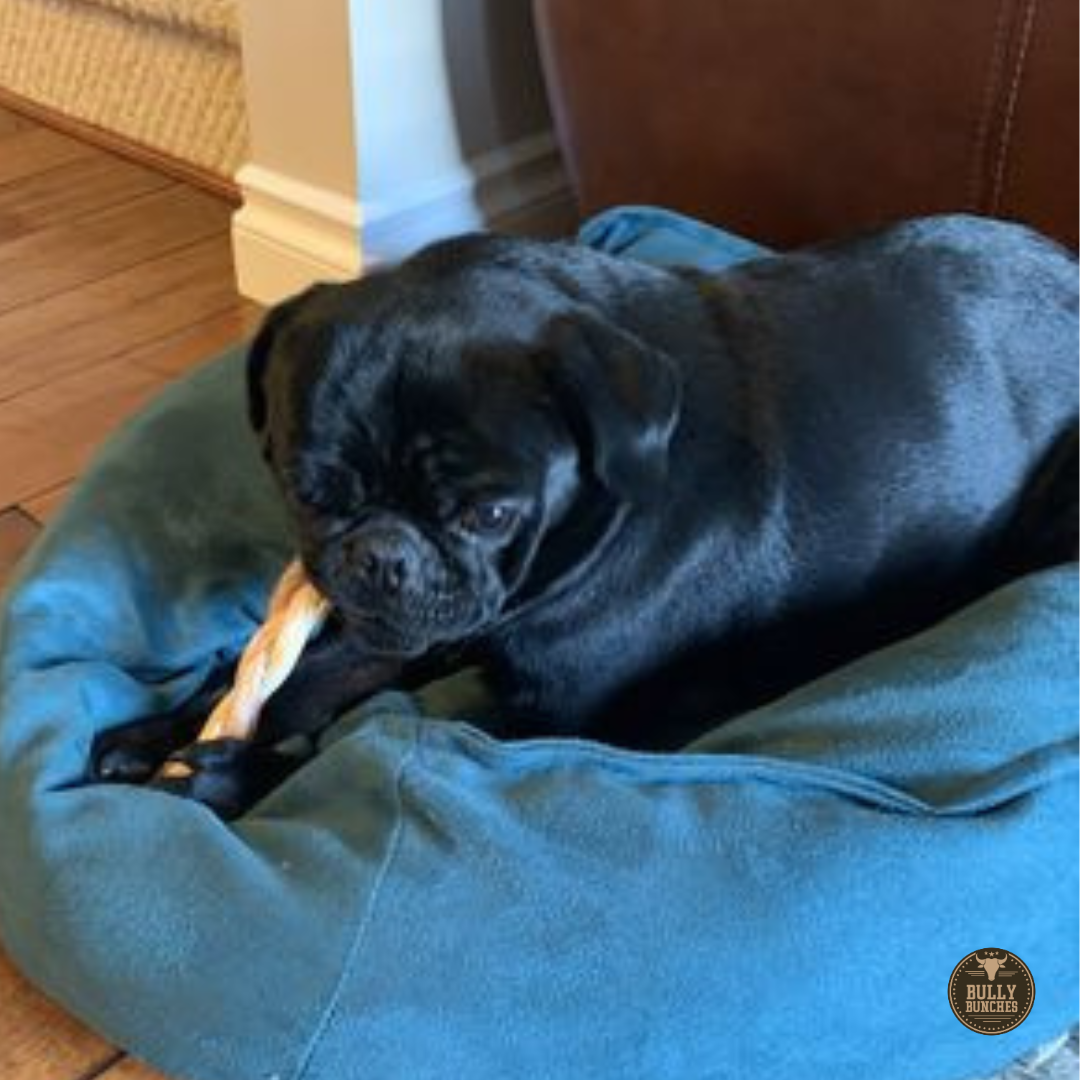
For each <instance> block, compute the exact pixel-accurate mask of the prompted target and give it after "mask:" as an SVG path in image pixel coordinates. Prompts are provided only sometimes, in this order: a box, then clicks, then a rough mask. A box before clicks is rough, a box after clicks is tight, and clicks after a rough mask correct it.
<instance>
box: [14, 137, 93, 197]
mask: <svg viewBox="0 0 1080 1080" xmlns="http://www.w3.org/2000/svg"><path fill="white" fill-rule="evenodd" d="M95 153H97V151H95V150H94V149H93V148H92V147H90V146H87V145H86V143H81V142H79V141H78V140H76V139H70V138H68V136H67V135H61V134H60V133H59V132H56V131H47V130H46V129H45V128H38V127H34V128H27V129H25V130H18V131H14V132H11V133H9V134H8V135H6V136H5V137H4V144H3V147H2V149H0V184H7V183H10V182H11V181H12V180H21V179H22V178H23V177H26V176H35V175H36V174H38V173H42V172H47V171H48V170H49V169H54V168H56V166H57V165H64V164H66V163H67V162H69V161H77V160H78V159H79V158H84V157H90V156H92V155H94V154H95Z"/></svg>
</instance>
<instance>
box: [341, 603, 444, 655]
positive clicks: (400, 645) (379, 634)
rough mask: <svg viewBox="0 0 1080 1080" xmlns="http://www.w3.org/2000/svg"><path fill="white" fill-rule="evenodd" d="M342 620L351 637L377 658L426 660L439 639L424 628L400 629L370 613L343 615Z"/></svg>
mask: <svg viewBox="0 0 1080 1080" xmlns="http://www.w3.org/2000/svg"><path fill="white" fill-rule="evenodd" d="M342 619H343V621H344V623H345V626H346V628H347V630H348V633H349V636H350V637H351V638H352V639H353V640H354V641H355V642H356V643H357V644H358V645H359V646H362V647H363V649H364V651H365V652H367V653H370V654H372V655H375V656H387V657H395V658H398V659H402V660H413V659H416V658H417V657H419V656H423V655H424V653H426V652H428V651H429V650H430V649H431V648H432V647H433V646H434V645H435V644H436V642H437V638H436V637H435V636H434V635H432V634H430V633H428V632H425V630H424V629H423V628H419V627H416V626H412V625H399V624H397V623H395V622H391V621H389V620H386V619H383V618H381V617H379V616H378V615H372V614H370V613H369V612H359V611H343V612H342Z"/></svg>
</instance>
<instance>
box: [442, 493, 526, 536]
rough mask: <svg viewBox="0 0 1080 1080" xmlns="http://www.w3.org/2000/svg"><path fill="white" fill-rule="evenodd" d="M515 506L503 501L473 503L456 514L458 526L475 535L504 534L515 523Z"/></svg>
mask: <svg viewBox="0 0 1080 1080" xmlns="http://www.w3.org/2000/svg"><path fill="white" fill-rule="evenodd" d="M517 520H518V511H517V508H516V507H514V506H512V505H511V504H510V503H505V502H483V503H474V504H473V505H472V506H468V507H466V508H465V509H464V510H463V511H462V512H461V514H459V515H458V522H457V523H458V526H459V527H460V528H461V529H463V530H464V531H465V532H469V533H473V534H474V535H476V536H485V537H489V538H496V537H500V536H506V534H507V533H509V532H510V530H511V529H512V528H513V527H514V525H516V524H517Z"/></svg>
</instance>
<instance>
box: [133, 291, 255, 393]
mask: <svg viewBox="0 0 1080 1080" xmlns="http://www.w3.org/2000/svg"><path fill="white" fill-rule="evenodd" d="M264 312H265V309H264V308H262V307H260V306H259V305H258V304H253V303H249V302H247V301H240V302H238V303H237V304H236V305H235V306H234V307H232V308H229V310H227V311H223V312H221V313H220V314H218V315H213V316H211V317H210V318H209V319H203V320H202V321H201V322H197V323H194V324H192V325H191V326H185V327H184V328H183V329H182V330H178V331H177V332H176V333H174V334H170V335H169V336H168V337H165V338H161V339H160V340H159V341H153V342H151V343H150V344H149V345H143V346H140V347H139V348H137V349H133V350H131V351H130V352H129V353H125V354H123V355H124V358H125V359H127V360H129V361H130V362H132V363H135V364H138V366H139V367H144V368H148V369H149V370H151V371H156V372H159V373H160V374H162V375H170V376H179V375H183V374H185V373H186V372H189V371H191V370H193V369H194V368H196V367H198V366H199V365H200V364H202V363H203V362H205V361H206V360H210V359H212V358H213V357H214V356H217V355H218V354H219V353H221V352H223V351H224V350H225V349H227V348H229V347H230V346H231V345H236V344H239V343H240V342H244V341H247V340H248V339H250V338H251V336H252V335H253V334H254V333H255V331H256V330H257V329H258V326H259V323H260V322H261V321H262V318H263V314H264Z"/></svg>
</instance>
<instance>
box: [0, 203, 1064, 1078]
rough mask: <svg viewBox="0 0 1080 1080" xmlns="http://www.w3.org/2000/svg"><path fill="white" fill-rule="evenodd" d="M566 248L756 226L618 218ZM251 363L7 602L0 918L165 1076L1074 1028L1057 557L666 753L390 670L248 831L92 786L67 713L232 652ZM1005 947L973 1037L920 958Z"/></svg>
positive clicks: (871, 1064)
mask: <svg viewBox="0 0 1080 1080" xmlns="http://www.w3.org/2000/svg"><path fill="white" fill-rule="evenodd" d="M585 238H586V239H587V240H588V241H589V242H591V243H594V244H596V245H598V246H606V247H608V248H610V249H612V250H617V251H618V252H619V253H620V254H623V255H625V256H627V257H647V258H650V259H653V260H655V261H663V260H664V259H665V257H666V256H665V253H667V257H670V256H671V253H672V252H675V253H676V257H677V258H678V259H679V260H680V261H689V260H693V261H697V262H699V263H705V264H708V265H712V266H719V265H722V264H723V263H724V262H725V260H726V261H731V260H732V259H737V258H742V257H747V256H751V255H754V254H760V253H761V251H760V249H756V248H754V247H753V246H752V245H747V244H746V243H745V242H740V241H735V240H733V239H731V238H728V237H726V236H725V235H724V234H721V233H718V232H715V231H714V230H707V229H705V228H704V227H702V226H699V225H696V224H692V223H685V222H684V221H682V220H681V219H677V218H673V217H671V216H669V215H664V214H660V213H658V212H655V211H648V210H631V211H627V212H624V213H623V214H622V215H621V216H612V215H606V216H605V217H604V218H603V219H600V220H599V221H597V222H594V223H591V225H590V227H589V230H588V231H587V232H586V234H585ZM242 367H243V350H242V349H238V350H236V351H234V352H232V353H230V354H228V355H226V356H224V357H222V358H220V359H219V360H217V361H215V362H213V363H210V364H208V365H207V366H206V367H205V368H204V369H202V370H201V371H200V372H199V373H198V374H196V375H195V376H194V377H191V378H189V379H187V380H186V381H184V382H182V383H180V384H178V385H177V386H176V387H174V388H173V389H171V390H170V391H169V392H168V393H166V394H165V395H164V396H163V397H162V398H161V399H160V400H159V401H157V402H156V403H155V404H153V405H152V406H151V407H150V408H149V409H147V410H146V411H145V412H144V413H143V414H142V415H141V416H139V417H138V418H137V419H136V420H135V421H134V422H132V423H131V424H130V425H128V427H127V428H126V429H125V430H123V431H122V432H121V433H120V434H119V435H118V436H117V437H116V438H115V439H114V440H113V441H112V443H111V444H110V445H109V447H108V448H107V449H106V450H105V451H104V452H103V454H102V455H101V456H100V458H99V459H98V461H97V462H96V464H95V465H94V467H93V468H92V470H91V471H90V473H89V475H88V476H87V477H86V479H85V481H84V482H83V483H82V484H81V485H80V487H79V489H78V490H77V492H76V493H75V495H74V497H73V498H72V500H71V502H70V504H69V505H68V506H67V508H66V509H65V510H64V511H63V513H62V514H61V515H60V517H59V518H58V520H57V521H56V522H55V523H54V525H53V526H52V527H51V528H50V529H49V530H48V532H47V534H46V535H45V537H44V538H43V540H42V541H41V542H40V543H39V544H38V545H37V547H36V549H35V550H34V551H33V552H32V554H31V555H30V557H29V558H28V560H27V561H26V562H25V564H24V565H23V567H22V569H21V573H20V575H19V576H18V578H17V580H16V581H15V582H14V584H13V585H12V587H11V588H10V591H9V593H8V594H7V596H6V599H5V602H4V605H3V613H2V623H0V935H2V937H3V942H4V945H5V947H6V948H7V949H8V950H9V951H10V953H11V955H12V956H13V957H14V958H15V959H16V961H17V962H18V963H19V964H20V966H21V967H22V968H23V969H24V970H25V972H26V973H27V974H28V975H29V976H30V978H31V979H33V980H34V981H35V982H36V983H38V984H39V985H40V986H41V987H43V988H44V989H45V991H46V992H47V993H49V994H50V995H52V996H53V997H54V998H56V999H57V1000H58V1001H60V1002H61V1003H62V1004H63V1005H64V1006H66V1007H67V1008H68V1009H70V1010H71V1011H72V1012H74V1013H75V1014H77V1015H79V1016H80V1017H82V1018H83V1019H85V1020H86V1021H87V1022H88V1023H90V1024H91V1025H92V1026H94V1027H95V1028H97V1029H98V1030H100V1031H101V1032H103V1033H104V1034H105V1035H106V1036H107V1037H108V1038H110V1039H112V1040H115V1041H116V1042H117V1043H118V1044H119V1045H121V1046H123V1047H125V1048H128V1049H130V1050H131V1051H133V1052H134V1053H135V1054H137V1055H138V1056H140V1057H143V1058H145V1059H146V1060H148V1061H150V1062H151V1063H153V1064H154V1065H156V1066H157V1067H158V1068H160V1069H162V1070H164V1071H165V1072H167V1073H169V1074H171V1075H175V1076H177V1077H187V1078H191V1080H271V1078H276V1080H360V1078H378V1080H396V1078H401V1080H424V1078H429V1077H430V1078H439V1080H446V1078H450V1077H461V1078H464V1080H489V1078H490V1080H505V1078H507V1077H520V1078H534V1077H535V1078H541V1077H542V1078H545V1080H546V1078H550V1077H559V1078H578V1077H580V1078H590V1080H599V1078H607V1077H611V1078H620V1080H626V1078H642V1080H689V1078H695V1077H696V1078H705V1077H709V1078H726V1077H732V1078H735V1077H740V1078H745V1077H796V1076H797V1077H800V1078H804V1077H818V1076H827V1077H828V1078H829V1080H848V1078H850V1080H865V1078H866V1077H868V1076H871V1075H872V1076H874V1077H877V1078H880V1080H890V1078H897V1080H901V1078H903V1080H909V1078H912V1077H919V1078H920V1080H960V1078H963V1077H974V1076H982V1075H986V1074H988V1073H990V1072H992V1071H993V1070H995V1069H997V1068H1000V1067H1002V1066H1004V1065H1005V1064H1007V1063H1008V1062H1009V1061H1011V1060H1013V1059H1014V1058H1016V1057H1018V1056H1019V1055H1021V1054H1022V1053H1024V1052H1025V1051H1027V1050H1029V1049H1030V1048H1032V1047H1035V1046H1038V1045H1040V1044H1042V1043H1044V1042H1046V1041H1047V1040H1049V1039H1051V1038H1053V1037H1055V1036H1056V1035H1058V1034H1059V1033H1061V1032H1063V1031H1065V1030H1066V1029H1067V1028H1068V1027H1069V1025H1070V1024H1071V1023H1072V1022H1074V1021H1075V1018H1076V1014H1077V992H1078V956H1077V940H1078V932H1080V927H1078V919H1077V897H1078V883H1077V846H1078V836H1077V822H1078V800H1077V791H1078V771H1077V715H1078V703H1077V678H1076V669H1077V642H1076V627H1077V604H1076V598H1077V580H1076V573H1075V570H1074V569H1073V568H1068V567H1066V568H1061V569H1056V570H1051V571H1048V572H1045V573H1042V574H1039V575H1036V576H1033V577H1031V578H1029V579H1026V580H1022V581H1019V582H1016V583H1015V584H1013V585H1011V586H1009V587H1007V588H1005V589H1003V590H1001V591H999V592H997V593H995V594H993V595H991V596H988V597H986V598H985V599H983V600H982V601H980V602H979V603H977V604H975V605H973V606H972V607H971V608H969V609H968V610H966V611H964V612H961V613H960V614H958V615H957V616H955V617H954V618H952V619H950V620H949V621H947V622H945V623H943V624H942V625H940V626H938V627H935V628H933V629H931V630H929V631H927V632H926V633H924V634H921V635H919V636H917V637H915V638H912V639H911V640H909V641H907V642H904V643H901V644H900V645H898V646H896V647H894V648H891V649H888V650H886V651H884V652H881V653H878V654H876V655H872V656H868V657H866V658H864V659H863V660H861V661H859V662H857V663H855V664H853V665H851V666H850V667H849V668H847V669H845V670H843V671H840V672H838V673H836V674H835V675H833V676H831V677H829V678H826V679H823V680H821V681H819V682H817V683H815V684H812V685H809V686H806V687H804V688H802V689H800V690H799V691H797V692H796V693H794V694H792V695H790V696H789V697H788V698H786V699H784V700H782V701H780V702H777V703H775V704H774V705H772V706H770V707H768V708H764V709H761V710H758V711H757V712H755V713H753V714H751V715H747V716H744V717H740V718H738V719H736V720H735V721H733V722H731V723H729V724H726V725H724V726H721V727H718V728H716V729H715V730H714V731H711V732H710V733H708V734H707V735H705V736H704V737H702V738H701V739H700V740H699V741H698V742H697V743H695V744H694V745H692V746H690V747H688V748H687V749H686V750H685V752H683V753H677V754H667V755H645V754H635V753H630V752H624V751H617V750H613V749H609V748H605V747H603V746H600V745H597V744H590V743H586V742H576V741H568V740H556V741H532V742H521V743H506V744H500V743H498V742H495V741H493V740H491V739H490V738H488V737H486V736H484V735H483V734H481V733H480V732H479V731H478V730H477V729H475V728H474V727H472V726H470V725H469V723H468V717H469V712H470V709H471V708H472V707H473V706H472V704H471V701H472V699H473V690H474V685H473V683H472V682H471V681H470V679H469V678H468V676H467V675H466V676H462V677H460V678H459V679H456V680H453V681H451V682H450V683H448V684H442V685H439V686H435V687H432V688H430V689H429V690H428V691H426V692H424V693H422V694H420V695H417V696H415V697H405V696H403V695H399V694H384V695H382V696H380V697H378V698H377V699H375V700H373V701H371V702H369V703H368V704H367V705H366V706H365V707H364V708H363V709H361V710H359V711H357V712H356V713H354V714H350V715H349V716H346V717H344V718H343V719H342V720H341V721H340V722H339V723H338V724H337V725H336V726H335V727H334V729H333V730H332V731H331V733H330V734H329V736H328V737H327V738H326V740H325V742H324V746H323V748H322V751H321V753H320V754H319V756H318V757H317V758H316V759H315V760H314V761H313V762H312V763H311V764H310V765H309V766H307V767H305V768H304V769H302V770H301V771H300V772H299V773H297V774H296V775H295V776H293V777H292V778H291V779H290V780H289V781H288V782H287V783H286V784H285V785H284V786H283V787H282V788H280V789H279V790H278V791H276V792H275V793H273V794H272V795H271V796H270V797H269V798H267V799H266V800H265V801H264V802H263V803H261V804H260V805H259V806H257V807H256V808H255V809H253V810H252V811H251V812H250V813H249V814H248V815H247V816H245V817H244V818H242V819H241V820H239V821H236V822H233V823H231V824H225V823H223V822H221V821H219V820H218V819H216V818H215V817H214V816H213V815H211V814H210V813H209V812H207V811H206V810H205V809H204V808H202V807H200V806H198V805H193V804H190V803H187V802H184V801H182V800H180V799H176V798H174V797H171V796H169V795H166V794H163V793H159V792H155V791H151V790H144V789H141V788H137V787H124V786H101V785H88V784H87V783H86V782H85V781H84V770H85V766H86V760H87V755H88V751H89V747H90V743H91V740H92V739H93V736H94V734H95V733H96V732H98V731H100V730H102V729H104V728H106V727H109V726H111V725H114V724H118V723H122V722H125V721H128V720H132V719H135V718H138V717H139V716H142V715H147V714H150V713H153V712H158V711H161V710H163V709H165V708H168V707H171V706H173V705H175V704H177V703H179V702H180V701H181V700H183V698H184V697H185V696H186V695H188V694H190V693H191V692H192V691H193V690H194V688H195V687H197V686H198V685H199V684H200V683H201V682H202V680H203V679H204V678H205V676H206V675H207V674H208V673H209V672H210V670H211V669H212V668H214V667H215V666H217V665H218V664H220V663H221V662H222V661H223V660H224V659H226V658H229V657H232V656H234V655H235V654H236V653H237V652H238V651H239V649H240V648H241V647H242V645H243V643H244V641H245V639H246V638H247V636H248V635H249V634H250V633H251V631H252V629H253V628H254V627H255V625H256V624H257V622H258V620H259V617H260V609H261V605H262V603H263V602H264V600H265V597H266V594H267V592H268V590H269V588H270V586H271V584H272V582H273V580H274V578H275V577H276V575H277V573H278V572H279V570H280V569H281V567H282V565H283V563H284V562H285V560H286V559H287V558H288V557H289V554H290V546H291V545H290V540H289V536H288V532H287V528H286V525H285V522H284V520H283V519H282V515H281V512H280V509H279V507H278V504H277V502H276V499H275V496H274V493H273V491H272V489H271V486H270V483H269V480H268V478H267V477H266V476H265V475H264V473H263V470H262V468H261V465H260V463H259V461H258V456H257V452H256V449H255V447H254V445H253V442H252V440H251V439H250V438H249V436H248V433H247V431H246V428H245V420H244V408H243V371H242ZM994 947H1000V948H1005V949H1008V950H1010V951H1013V952H1015V953H1016V954H1017V955H1019V956H1020V957H1021V958H1022V959H1023V960H1024V961H1025V963H1026V964H1027V965H1028V967H1029V968H1030V970H1031V972H1032V975H1033V978H1034V981H1035V985H1036V1000H1035V1005H1034V1008H1033V1010H1032V1012H1031V1014H1030V1016H1029V1017H1028V1019H1027V1020H1025V1022H1024V1023H1023V1024H1022V1025H1021V1026H1020V1027H1018V1028H1017V1029H1015V1030H1014V1031H1011V1032H1009V1033H1006V1034H1003V1035H1000V1036H995V1037H988V1036H984V1035H979V1034H977V1033H975V1032H972V1031H970V1030H968V1029H967V1028H965V1027H964V1026H963V1025H962V1024H961V1023H959V1021H958V1020H957V1019H956V1018H955V1017H954V1016H953V1014H952V1013H951V1011H950V1009H949V1004H948V1000H947V993H946V990H947V983H948V979H949V976H950V973H951V971H952V969H953V967H954V966H955V965H956V964H957V962H958V961H959V960H961V959H962V958H963V957H964V956H965V955H966V954H967V953H969V952H970V951H971V950H973V949H976V948H994Z"/></svg>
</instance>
